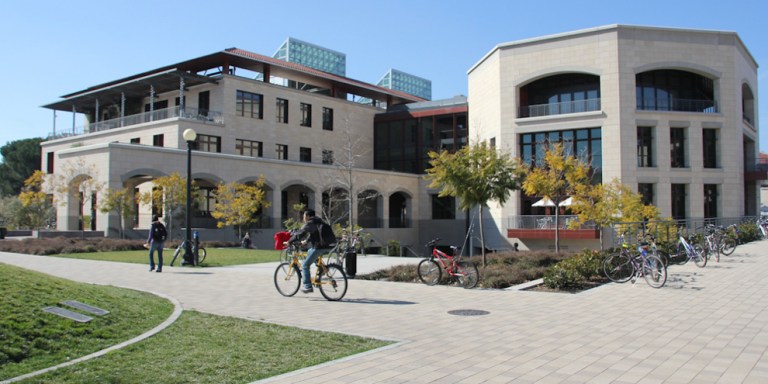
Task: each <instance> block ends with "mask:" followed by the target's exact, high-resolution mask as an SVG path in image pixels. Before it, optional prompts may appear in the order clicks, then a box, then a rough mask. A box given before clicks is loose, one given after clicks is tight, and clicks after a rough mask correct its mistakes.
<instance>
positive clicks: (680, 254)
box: [677, 243, 691, 265]
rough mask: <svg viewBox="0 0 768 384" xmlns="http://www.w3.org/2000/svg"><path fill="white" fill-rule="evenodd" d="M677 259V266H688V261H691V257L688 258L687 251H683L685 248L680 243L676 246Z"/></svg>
mask: <svg viewBox="0 0 768 384" xmlns="http://www.w3.org/2000/svg"><path fill="white" fill-rule="evenodd" d="M677 258H678V263H677V264H680V265H685V264H688V261H689V260H691V257H690V256H688V251H686V250H685V246H684V245H683V244H681V243H678V244H677Z"/></svg>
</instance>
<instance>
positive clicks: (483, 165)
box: [426, 141, 521, 267]
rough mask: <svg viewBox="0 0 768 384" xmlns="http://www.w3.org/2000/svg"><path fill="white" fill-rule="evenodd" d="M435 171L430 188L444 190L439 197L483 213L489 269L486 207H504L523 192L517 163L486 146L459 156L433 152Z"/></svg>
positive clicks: (467, 149) (475, 146) (476, 145)
mask: <svg viewBox="0 0 768 384" xmlns="http://www.w3.org/2000/svg"><path fill="white" fill-rule="evenodd" d="M429 157H430V159H431V160H430V161H429V163H430V164H431V165H432V167H431V168H429V169H427V176H426V178H427V180H431V181H432V182H431V183H430V185H429V187H430V188H442V190H441V191H440V194H439V196H440V197H443V196H454V197H458V198H459V201H460V207H461V209H463V210H470V209H471V208H473V207H475V206H477V207H478V208H479V211H480V244H481V246H482V259H483V267H485V266H486V258H485V236H484V234H483V207H485V206H486V205H487V203H488V201H490V200H496V201H498V202H499V203H500V204H504V203H505V202H506V201H507V198H508V197H509V194H510V193H511V192H512V191H513V190H516V189H518V188H519V186H520V184H519V181H520V177H521V174H520V172H519V171H518V169H519V168H518V167H517V163H516V162H515V161H514V160H513V159H512V157H511V156H510V155H509V154H508V153H506V152H501V151H498V150H497V149H495V148H493V147H491V146H489V145H488V144H487V143H486V142H484V141H483V142H479V143H474V144H470V145H468V146H465V147H463V148H461V149H460V150H459V151H457V152H455V153H449V152H448V151H441V152H440V153H436V152H434V151H430V152H429Z"/></svg>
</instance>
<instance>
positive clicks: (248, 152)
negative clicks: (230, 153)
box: [235, 139, 263, 157]
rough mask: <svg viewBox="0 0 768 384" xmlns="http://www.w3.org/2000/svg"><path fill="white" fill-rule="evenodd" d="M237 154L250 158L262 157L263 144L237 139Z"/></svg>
mask: <svg viewBox="0 0 768 384" xmlns="http://www.w3.org/2000/svg"><path fill="white" fill-rule="evenodd" d="M235 153H237V154H238V155H244V156H250V157H262V156H263V153H262V143H261V141H251V140H243V139H236V140H235Z"/></svg>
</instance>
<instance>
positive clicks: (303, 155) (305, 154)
mask: <svg viewBox="0 0 768 384" xmlns="http://www.w3.org/2000/svg"><path fill="white" fill-rule="evenodd" d="M299 161H303V162H305V163H311V162H312V148H307V147H301V148H299Z"/></svg>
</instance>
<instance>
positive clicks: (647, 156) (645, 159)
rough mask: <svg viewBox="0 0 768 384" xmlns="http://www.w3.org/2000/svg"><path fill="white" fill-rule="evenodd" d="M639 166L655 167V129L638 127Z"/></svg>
mask: <svg viewBox="0 0 768 384" xmlns="http://www.w3.org/2000/svg"><path fill="white" fill-rule="evenodd" d="M637 166H638V167H653V166H654V161H653V127H637Z"/></svg>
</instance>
